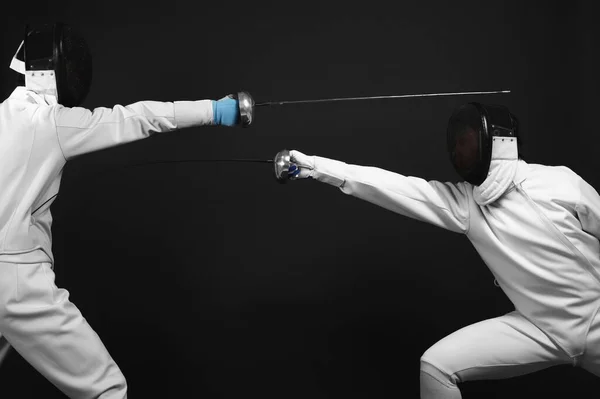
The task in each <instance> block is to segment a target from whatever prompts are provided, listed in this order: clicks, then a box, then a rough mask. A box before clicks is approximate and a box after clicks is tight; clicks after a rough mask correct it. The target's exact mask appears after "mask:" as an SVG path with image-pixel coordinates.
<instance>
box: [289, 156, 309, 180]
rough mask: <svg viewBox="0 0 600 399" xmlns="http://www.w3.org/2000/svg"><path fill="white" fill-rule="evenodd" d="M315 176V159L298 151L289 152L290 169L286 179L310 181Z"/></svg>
mask: <svg viewBox="0 0 600 399" xmlns="http://www.w3.org/2000/svg"><path fill="white" fill-rule="evenodd" d="M314 174H315V157H314V156H309V155H304V154H303V153H301V152H300V151H296V150H291V151H290V168H289V171H288V177H289V179H290V180H295V179H311V178H312V177H313V175H314Z"/></svg>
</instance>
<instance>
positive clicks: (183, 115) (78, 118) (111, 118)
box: [54, 100, 214, 160]
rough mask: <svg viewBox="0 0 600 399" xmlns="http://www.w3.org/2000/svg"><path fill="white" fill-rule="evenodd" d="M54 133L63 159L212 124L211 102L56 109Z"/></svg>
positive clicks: (148, 102) (151, 103)
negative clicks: (187, 128) (90, 108)
mask: <svg viewBox="0 0 600 399" xmlns="http://www.w3.org/2000/svg"><path fill="white" fill-rule="evenodd" d="M54 116H55V121H56V132H57V136H58V141H59V144H60V147H61V149H62V151H63V154H64V156H65V159H67V160H69V159H71V158H73V157H76V156H78V155H82V154H86V153H89V152H93V151H98V150H102V149H105V148H110V147H114V146H117V145H121V144H126V143H129V142H132V141H135V140H140V139H143V138H146V137H148V136H150V135H152V134H154V133H161V132H169V131H172V130H176V129H182V128H186V127H190V126H200V125H212V124H214V120H213V107H212V101H211V100H200V101H175V102H159V101H140V102H136V103H133V104H130V105H127V106H122V105H116V106H114V107H113V108H103V107H100V108H95V109H94V110H93V111H90V110H88V109H85V108H66V107H63V106H60V105H59V106H57V107H56V109H55V115H54Z"/></svg>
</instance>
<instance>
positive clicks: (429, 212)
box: [313, 156, 469, 233]
mask: <svg viewBox="0 0 600 399" xmlns="http://www.w3.org/2000/svg"><path fill="white" fill-rule="evenodd" d="M314 162H315V166H314V173H313V178H314V179H316V180H319V181H321V182H324V183H328V184H331V185H333V186H335V187H338V188H339V189H340V190H341V191H342V192H344V193H345V194H348V195H352V196H354V197H357V198H360V199H362V200H365V201H368V202H371V203H373V204H375V205H379V206H381V207H383V208H385V209H388V210H390V211H392V212H395V213H398V214H401V215H404V216H406V217H410V218H412V219H416V220H419V221H422V222H427V223H430V224H433V225H435V226H438V227H442V228H444V229H447V230H451V231H454V232H457V233H466V232H467V231H468V228H469V199H468V194H467V186H466V185H465V184H464V183H458V184H452V183H442V182H438V181H426V180H424V179H421V178H417V177H411V176H403V175H401V174H398V173H394V172H390V171H387V170H383V169H380V168H376V167H371V166H358V165H350V164H346V163H344V162H340V161H336V160H332V159H327V158H322V157H318V156H315V157H314Z"/></svg>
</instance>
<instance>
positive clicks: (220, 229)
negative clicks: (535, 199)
mask: <svg viewBox="0 0 600 399" xmlns="http://www.w3.org/2000/svg"><path fill="white" fill-rule="evenodd" d="M7 7H8V6H7ZM597 8H598V7H597V6H596V5H593V4H592V1H589V2H583V1H570V2H562V3H556V5H551V4H550V3H548V4H546V3H539V4H538V5H534V4H525V2H521V1H506V2H493V3H488V2H481V1H453V2H441V1H438V2H433V1H421V2H418V4H413V3H412V2H406V3H401V2H387V3H386V2H376V1H369V2H357V3H355V4H354V5H353V4H351V3H350V2H343V3H342V2H339V3H332V2H324V1H323V2H314V3H311V2H294V3H287V2H272V3H269V2H254V3H252V2H240V1H237V2H235V1H233V2H199V1H184V0H171V1H169V2H150V1H146V2H141V1H140V2H104V1H103V2H100V1H97V2H93V3H88V2H76V1H71V2H69V3H56V2H48V3H41V2H40V3H36V2H33V3H31V2H27V3H25V2H23V4H21V5H17V6H12V8H11V10H10V11H11V12H4V13H3V14H4V15H3V17H2V21H3V23H2V24H1V26H2V46H3V51H2V59H1V60H0V62H1V65H4V66H6V68H2V69H1V71H0V74H1V77H2V79H1V81H2V86H1V87H2V95H3V96H4V97H7V96H8V95H9V94H10V92H11V91H12V90H13V88H14V85H13V84H12V82H13V81H14V77H15V74H14V73H13V72H12V71H10V70H9V69H8V64H9V62H10V58H11V57H12V55H13V54H14V51H15V50H16V47H17V46H18V44H19V41H20V34H21V32H22V26H23V23H24V22H40V21H48V20H49V21H55V20H62V21H65V22H68V23H72V24H74V25H76V26H77V27H79V28H80V29H81V30H82V31H83V32H84V33H85V35H86V36H87V38H88V40H89V43H90V45H91V48H92V51H93V54H94V57H95V58H94V68H95V77H94V86H93V89H92V91H91V93H90V96H89V97H88V99H87V101H86V103H85V104H84V105H85V106H86V107H88V108H93V107H97V106H112V105H114V104H127V103H131V102H135V101H139V100H159V101H173V100H193V99H209V98H210V99H218V98H221V97H222V96H224V95H226V94H228V93H231V92H235V91H237V90H241V89H243V90H247V91H249V92H250V93H251V94H252V95H253V96H254V98H255V99H256V100H257V101H258V102H260V101H267V100H300V99H308V98H325V97H342V96H363V95H365V96H368V95H385V94H404V93H419V92H423V93H427V92H440V91H470V90H499V89H510V90H512V93H511V94H508V95H501V96H498V95H496V96H473V97H453V98H437V99H431V98H422V99H408V100H387V101H371V102H362V101H357V102H344V103H329V104H313V105H290V106H284V107H272V108H260V109H258V110H257V114H256V121H255V123H254V125H253V126H251V127H250V128H248V129H231V128H224V127H204V128H192V129H187V130H181V131H178V132H174V133H170V134H164V135H157V136H154V137H152V138H149V139H147V140H143V141H139V142H136V143H132V144H128V145H125V146H122V147H117V148H113V149H108V150H104V151H100V152H97V153H93V154H89V155H86V156H83V157H81V158H79V159H76V160H73V161H72V162H71V163H69V164H68V165H67V167H66V169H65V174H64V179H63V184H62V191H61V194H60V196H59V197H58V199H57V201H56V202H55V204H54V205H53V207H52V210H53V213H54V218H55V221H54V225H53V233H54V244H53V245H54V252H55V256H56V270H57V274H58V276H57V282H58V284H59V285H60V286H63V287H65V288H67V289H68V290H69V291H70V293H71V299H72V301H73V302H74V303H75V304H77V305H78V307H79V308H80V309H81V310H82V312H83V314H84V316H85V317H86V318H87V320H88V321H89V322H90V324H91V325H92V326H93V327H94V328H95V330H96V331H97V332H98V333H99V334H100V336H101V337H102V339H103V341H104V342H105V344H106V345H107V347H108V348H109V350H110V352H111V354H112V356H113V357H114V358H115V359H116V360H117V362H118V364H119V365H120V367H121V368H122V370H123V371H124V373H125V375H126V376H127V378H128V383H129V386H130V397H133V398H138V397H150V396H151V395H152V397H163V398H171V397H203V398H240V397H248V396H252V397H277V398H374V397H378V398H381V397H386V398H387V397H390V398H391V397H399V398H417V397H418V370H419V358H420V355H421V354H422V353H423V352H424V351H425V350H426V349H427V348H428V347H429V346H430V345H432V344H433V343H435V342H436V341H437V340H438V339H440V338H442V337H444V336H445V335H447V334H449V333H451V332H453V331H455V330H456V329H459V328H461V327H463V326H465V325H468V324H470V323H473V322H476V321H479V320H482V319H486V318H490V317H495V316H498V315H501V314H503V313H505V312H507V311H510V310H512V307H511V304H510V302H509V301H508V300H507V299H506V298H505V296H504V295H503V294H502V292H501V291H500V289H499V288H496V287H495V286H494V284H493V277H492V275H491V273H489V271H488V270H487V269H486V267H485V265H484V264H483V263H482V261H481V260H480V258H479V256H478V255H477V254H476V252H475V251H474V250H473V248H472V247H471V246H470V244H469V242H468V240H467V239H466V238H464V237H462V236H460V235H458V234H454V233H450V232H447V231H444V230H442V229H439V228H436V227H433V226H430V225H426V224H423V223H419V222H416V221H414V220H410V219H407V218H404V217H402V216H399V215H395V214H393V213H391V212H389V211H386V210H384V209H382V208H378V207H376V206H374V205H371V204H368V203H366V202H362V201H360V200H358V199H355V198H351V197H348V196H345V195H344V194H342V193H341V192H339V191H338V190H336V189H335V188H333V187H331V186H327V185H325V184H321V183H318V182H314V181H298V182H293V183H291V184H287V185H279V184H277V183H276V182H275V180H274V179H273V177H272V171H271V168H270V166H268V165H260V164H247V165H240V164H223V163H214V164H192V163H182V164H166V165H147V166H140V167H132V168H116V169H113V168H115V167H116V166H125V165H130V164H134V163H142V162H145V161H156V160H177V159H189V158H222V157H236V158H250V157H256V158H264V159H269V158H271V157H273V156H274V155H275V154H276V153H277V152H278V151H279V150H281V149H283V148H289V149H297V150H300V151H302V152H304V153H305V154H308V155H320V156H325V157H329V158H334V159H340V160H343V161H346V162H349V163H356V164H362V165H372V166H379V167H382V168H385V169H389V170H392V171H396V172H399V173H403V174H407V175H415V176H420V177H423V178H426V179H436V180H451V181H454V180H456V175H455V174H454V172H453V170H452V169H451V166H450V164H449V162H448V160H447V154H446V152H445V147H444V146H445V142H444V132H445V125H446V122H447V118H448V116H449V115H450V113H451V111H452V110H453V109H454V108H455V107H456V106H457V105H459V104H461V103H463V102H466V101H470V100H479V101H482V102H498V103H503V104H505V105H507V106H509V107H510V108H511V110H512V111H513V112H514V113H515V114H517V115H518V116H519V118H520V120H521V124H522V131H523V134H524V138H525V145H526V147H527V154H528V157H529V160H530V162H536V163H544V164H551V165H567V166H569V167H571V168H573V169H574V170H575V171H576V172H577V173H579V174H580V175H581V176H582V177H584V178H585V179H587V180H588V181H589V182H590V183H591V184H592V185H594V186H595V187H597V188H598V187H600V178H599V176H598V174H597V173H596V171H597V170H598V166H600V161H599V160H598V158H597V156H596V154H597V152H598V150H597V148H598V146H597V143H598V139H597V137H596V136H597V135H598V134H600V131H599V130H598V126H597V124H596V123H595V122H596V115H595V113H596V112H597V107H598V105H599V102H598V101H597V92H598V88H600V85H599V84H598V82H599V79H598V77H597V75H596V73H597V71H598V67H599V62H598V44H599V43H598V42H599V40H598V37H599V35H598V33H599V32H598V28H597V27H595V26H594V23H595V17H594V15H596V16H597V15H598V9H597ZM0 387H1V389H2V391H1V393H0V395H2V397H3V398H4V397H7V398H33V397H44V398H54V397H56V398H59V397H62V396H61V394H60V392H58V390H56V389H55V388H54V387H53V386H52V385H51V384H50V383H49V382H47V381H46V380H45V379H43V378H42V377H41V376H40V375H39V374H37V373H36V372H35V370H34V369H33V368H31V367H30V366H29V365H28V364H27V363H25V362H24V360H23V359H22V358H21V357H20V356H19V355H18V354H16V353H13V355H12V356H11V357H9V359H8V360H7V362H6V363H5V365H3V367H2V369H1V372H0ZM462 389H463V395H464V397H465V398H480V397H485V398H506V397H512V396H513V395H517V396H526V397H544V398H563V397H569V398H575V397H577V398H588V397H595V395H596V394H594V395H593V394H592V392H596V391H597V390H598V389H600V380H598V379H597V378H596V377H593V376H592V375H590V374H588V373H586V372H585V371H582V370H577V369H573V368H571V367H558V368H554V369H549V370H545V371H542V372H538V373H536V374H532V375H528V376H523V377H519V378H515V379H511V380H502V381H485V382H469V383H465V384H463V385H462Z"/></svg>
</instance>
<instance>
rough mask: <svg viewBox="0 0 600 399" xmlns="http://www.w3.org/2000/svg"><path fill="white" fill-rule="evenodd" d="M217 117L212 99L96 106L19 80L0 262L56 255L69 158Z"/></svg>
mask: <svg viewBox="0 0 600 399" xmlns="http://www.w3.org/2000/svg"><path fill="white" fill-rule="evenodd" d="M211 124H213V109H212V102H211V100H200V101H176V102H157V101H141V102H137V103H134V104H131V105H128V106H121V105H117V106H115V107H113V108H96V109H94V110H91V111H90V110H87V109H84V108H66V107H63V106H61V105H59V104H56V98H55V97H53V96H40V95H38V94H37V93H35V92H33V91H30V90H27V89H26V88H25V87H17V88H16V89H15V90H14V92H13V93H12V94H11V95H10V97H9V98H8V99H6V100H5V101H4V102H3V103H1V104H0V261H3V262H15V263H36V262H51V263H52V262H53V261H54V259H53V255H52V236H51V224H52V215H51V214H50V205H51V204H52V202H53V201H54V198H55V196H56V194H57V193H58V190H59V186H60V180H61V177H62V171H63V167H64V166H65V163H66V162H67V161H68V160H69V159H72V158H74V157H76V156H78V155H81V154H85V153H89V152H92V151H97V150H101V149H105V148H109V147H113V146H117V145H121V144H125V143H128V142H132V141H135V140H139V139H143V138H145V137H148V136H150V135H152V134H154V133H157V132H168V131H172V130H176V129H181V128H185V127H190V126H199V125H211Z"/></svg>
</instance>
